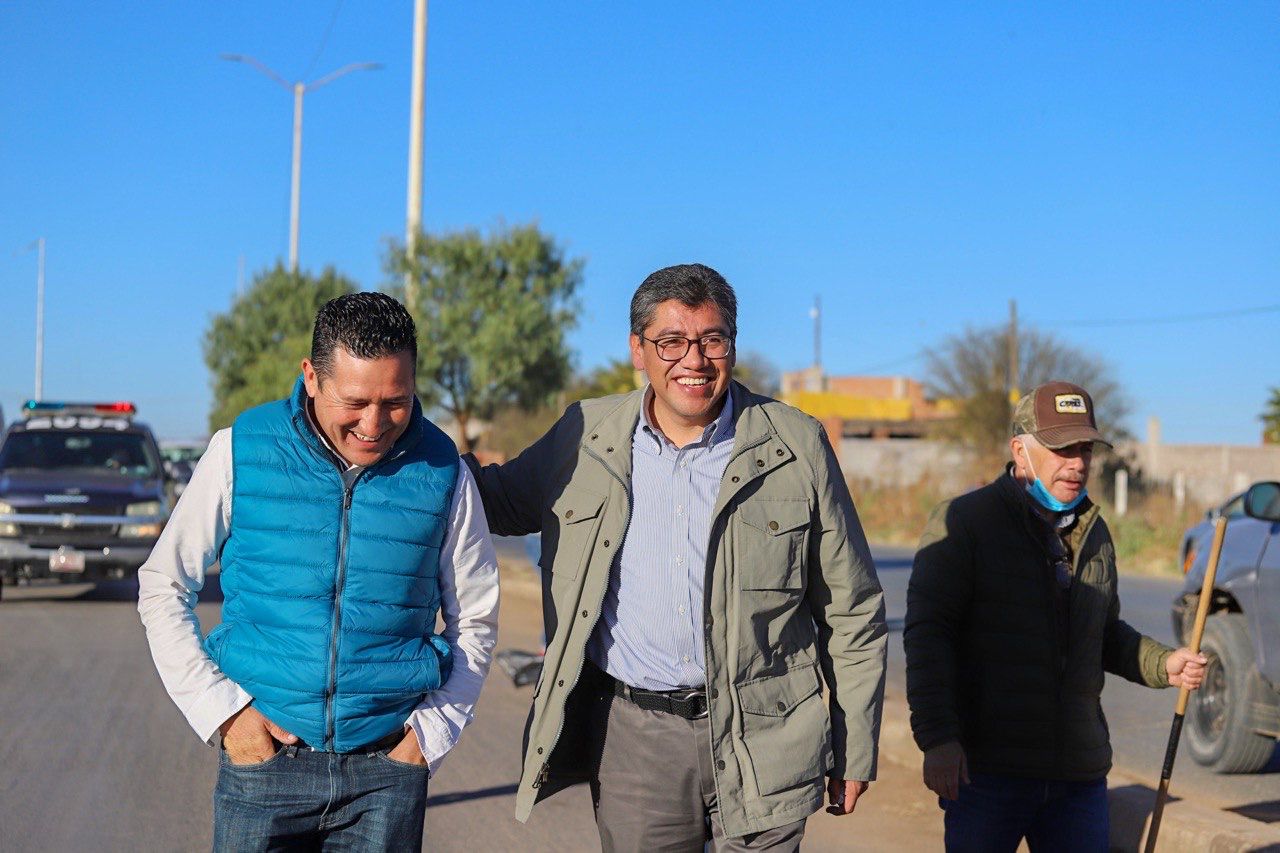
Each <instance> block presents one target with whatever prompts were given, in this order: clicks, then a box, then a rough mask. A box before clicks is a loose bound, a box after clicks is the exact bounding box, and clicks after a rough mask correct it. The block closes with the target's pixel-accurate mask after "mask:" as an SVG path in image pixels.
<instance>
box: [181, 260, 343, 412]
mask: <svg viewBox="0 0 1280 853" xmlns="http://www.w3.org/2000/svg"><path fill="white" fill-rule="evenodd" d="M355 290H356V286H355V284H354V283H353V282H351V281H350V280H349V279H346V278H344V277H342V276H341V275H339V274H338V273H337V272H335V271H334V270H333V269H332V268H326V269H325V270H324V272H322V273H321V274H320V275H318V276H313V275H309V274H307V273H291V272H289V271H288V270H286V269H285V268H284V266H282V265H280V264H277V265H276V266H275V268H274V269H271V270H267V271H266V272H263V273H260V274H259V275H258V276H257V277H256V278H255V279H254V281H253V285H252V286H251V287H250V288H249V289H248V290H247V291H245V292H244V293H243V294H242V295H240V296H238V297H236V300H235V302H234V303H233V304H232V306H231V308H230V310H228V311H227V312H226V313H223V314H215V315H214V316H213V318H212V319H211V320H210V323H209V328H208V329H207V330H206V331H205V335H204V362H205V364H206V365H208V367H209V372H210V374H211V381H212V384H213V410H212V411H211V412H210V413H209V429H210V431H214V430H219V429H222V428H223V427H227V426H230V425H231V423H232V421H234V420H235V419H236V416H237V415H238V414H240V413H241V412H243V411H244V410H245V409H248V408H250V407H252V406H256V405H258V404H259V403H265V402H267V401H268V400H278V399H280V398H281V397H283V396H285V395H286V394H288V393H289V389H290V388H291V387H292V385H293V382H294V380H295V379H297V377H298V373H299V369H298V365H299V364H300V363H301V361H302V359H303V358H305V357H306V356H307V355H308V354H309V352H310V350H311V329H312V326H313V325H314V323H315V317H316V311H317V310H319V308H320V306H321V305H323V304H324V303H325V302H328V301H329V300H330V299H333V298H334V297H336V296H341V295H343V294H344V293H353V292H354V291H355Z"/></svg>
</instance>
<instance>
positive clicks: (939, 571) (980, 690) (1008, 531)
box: [903, 471, 1170, 780]
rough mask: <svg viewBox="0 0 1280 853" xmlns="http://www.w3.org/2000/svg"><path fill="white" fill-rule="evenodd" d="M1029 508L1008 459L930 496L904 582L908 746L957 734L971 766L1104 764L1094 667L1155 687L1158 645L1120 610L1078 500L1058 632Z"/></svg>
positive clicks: (1111, 560)
mask: <svg viewBox="0 0 1280 853" xmlns="http://www.w3.org/2000/svg"><path fill="white" fill-rule="evenodd" d="M1031 512H1032V510H1031V506H1030V504H1029V502H1028V499H1027V497H1026V495H1025V492H1024V491H1023V489H1022V487H1021V486H1020V485H1019V484H1018V482H1017V481H1016V480H1014V479H1013V477H1012V476H1011V475H1010V473H1009V472H1008V471H1006V472H1005V474H1004V475H1003V476H1001V477H1000V478H998V479H997V480H996V481H995V482H993V483H990V484H988V485H986V486H984V487H982V488H981V489H978V490H976V491H974V492H970V493H969V494H967V495H963V496H961V497H958V498H955V499H953V500H951V501H947V502H946V503H943V504H942V505H941V506H939V507H938V508H937V509H936V510H934V513H933V516H932V517H931V518H930V520H929V524H928V526H927V527H926V528H925V532H924V536H923V537H922V539H921V542H920V549H919V551H918V552H917V553H916V557H915V564H914V566H913V567H912V571H911V581H910V585H909V587H908V592H907V618H906V626H905V629H904V632H903V641H904V644H905V645H906V653H907V700H908V702H909V704H910V706H911V729H912V732H913V733H914V735H915V739H916V743H917V744H918V745H919V747H920V748H921V749H922V750H928V749H929V748H931V747H934V746H937V745H939V744H942V743H946V742H947V741H952V740H958V741H959V742H960V743H961V745H962V746H963V747H964V749H965V754H966V757H967V759H968V762H969V768H970V770H974V771H977V772H979V773H995V774H1005V775H1011V776H1022V777H1033V778H1042V779H1057V780H1092V779H1098V778H1101V777H1104V776H1106V774H1107V771H1108V770H1110V768H1111V744H1110V740H1109V737H1108V732H1107V723H1106V720H1105V719H1104V717H1103V714H1102V705H1101V702H1100V698H1101V694H1102V685H1103V681H1104V675H1103V673H1104V671H1105V672H1113V673H1115V674H1117V675H1120V676H1123V677H1124V678H1127V679H1129V680H1130V681H1135V682H1137V683H1139V684H1145V685H1147V686H1149V687H1165V686H1168V676H1167V675H1166V673H1165V669H1164V662H1165V658H1166V657H1167V656H1168V654H1169V652H1170V649H1168V648H1167V647H1165V646H1163V645H1161V644H1160V643H1157V642H1156V641H1155V640H1152V639H1151V638H1149V637H1145V636H1143V635H1142V634H1139V633H1138V632H1137V631H1136V630H1134V629H1133V628H1132V627H1130V626H1129V625H1128V624H1126V623H1125V622H1124V621H1122V620H1121V619H1120V600H1119V598H1118V596H1117V594H1116V564H1115V547H1114V545H1113V544H1112V541H1111V533H1110V531H1109V530H1108V529H1107V525H1106V522H1104V521H1103V520H1102V518H1101V516H1100V515H1099V512H1098V508H1097V507H1096V506H1093V505H1092V504H1090V503H1088V502H1087V501H1086V502H1085V504H1083V505H1082V506H1081V508H1080V510H1079V512H1080V517H1079V519H1078V520H1077V521H1076V524H1075V527H1074V528H1073V530H1072V532H1071V535H1070V543H1069V544H1070V546H1071V551H1072V554H1073V555H1074V577H1075V581H1074V583H1073V584H1072V585H1071V590H1070V596H1069V606H1068V613H1069V619H1068V630H1067V632H1066V636H1063V631H1062V629H1061V627H1060V623H1059V619H1058V618H1057V611H1056V605H1055V586H1054V585H1055V583H1056V581H1055V579H1054V570H1053V565H1052V561H1051V557H1050V554H1049V551H1048V548H1047V545H1046V543H1045V542H1044V539H1043V536H1042V535H1040V534H1038V533H1037V531H1036V528H1035V527H1034V526H1033V524H1034V523H1035V519H1033V518H1032V517H1031V514H1030V513H1031Z"/></svg>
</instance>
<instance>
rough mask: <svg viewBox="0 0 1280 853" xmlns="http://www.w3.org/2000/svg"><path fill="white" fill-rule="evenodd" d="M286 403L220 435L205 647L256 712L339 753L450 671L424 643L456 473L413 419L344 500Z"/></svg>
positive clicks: (325, 460) (322, 455)
mask: <svg viewBox="0 0 1280 853" xmlns="http://www.w3.org/2000/svg"><path fill="white" fill-rule="evenodd" d="M305 403H306V390H305V388H304V387H303V384H302V379H301V378H299V379H298V382H297V384H295V385H294V389H293V393H292V395H291V396H290V397H289V398H288V399H286V400H278V401H276V402H274V403H267V404H265V405H262V406H258V407H256V408H253V409H250V410H248V411H246V412H245V413H244V414H242V415H240V417H238V418H236V422H235V426H234V427H233V428H232V432H231V441H232V454H233V458H234V482H233V495H232V505H231V513H232V514H231V534H230V537H229V538H228V539H227V542H226V544H225V545H224V546H223V551H222V556H221V559H222V594H223V606H222V624H221V625H219V626H218V627H217V628H215V629H214V630H213V631H212V632H211V633H210V634H209V636H208V638H207V639H206V641H205V646H206V648H207V649H208V652H209V654H210V656H211V657H212V658H213V659H214V661H216V662H217V664H218V666H219V667H220V668H221V669H222V671H223V672H225V673H226V674H227V676H228V677H229V678H230V679H231V680H232V681H234V682H236V683H237V684H239V685H240V686H241V687H243V688H244V689H245V691H247V692H248V693H249V695H251V696H253V700H254V701H253V704H254V707H255V708H257V709H258V710H259V711H261V712H262V713H263V714H264V715H266V717H267V718H268V719H270V720H271V721H272V722H274V723H276V724H277V725H279V726H281V727H283V728H284V729H287V730H288V731H290V732H292V733H293V734H296V735H297V736H298V737H300V738H302V739H303V740H304V741H306V742H307V743H308V744H310V745H311V746H313V747H315V748H317V749H324V750H328V751H333V752H349V751H351V750H355V749H358V748H360V747H362V746H365V745H367V744H369V743H372V742H374V741H377V740H379V739H381V738H383V737H386V736H387V735H388V734H390V733H392V732H394V731H396V730H397V729H400V728H401V727H402V726H403V724H404V722H405V720H406V719H407V718H408V716H409V714H410V712H412V711H413V709H414V707H415V706H416V705H417V704H418V703H419V702H421V701H422V698H423V696H424V695H425V694H426V693H428V692H429V691H431V690H435V689H436V688H438V687H439V686H440V685H441V684H443V683H444V681H445V680H446V679H447V678H448V677H449V670H450V667H451V665H452V657H451V653H450V649H449V646H448V644H447V643H445V641H444V640H443V639H441V638H440V637H438V636H436V634H435V633H434V630H435V624H436V613H437V611H438V610H439V607H440V586H439V583H438V580H437V575H438V573H439V566H440V548H441V545H442V543H443V542H444V538H445V534H446V532H447V529H448V519H449V509H450V507H451V505H452V501H453V491H454V488H455V483H456V480H457V475H458V464H459V463H458V451H457V449H456V448H455V447H454V444H453V442H452V441H451V440H450V439H449V437H448V436H446V435H445V434H444V433H443V432H441V431H440V430H439V428H437V427H436V426H435V425H434V424H432V423H431V422H430V421H428V420H427V419H426V418H424V417H423V416H422V409H421V407H420V405H419V404H418V401H417V400H416V399H415V400H414V404H413V417H412V420H411V421H410V425H409V428H408V429H406V430H405V432H404V434H403V435H402V436H401V437H400V439H399V440H398V441H397V442H396V443H395V445H394V446H393V447H392V449H391V450H390V451H389V452H388V453H387V455H386V456H385V457H384V458H383V459H382V460H380V461H379V462H378V463H376V464H375V465H372V466H370V467H369V468H367V469H365V470H364V471H363V472H362V473H361V476H360V478H359V479H358V480H357V481H356V482H355V485H354V486H353V487H352V488H351V490H350V491H348V490H346V489H345V487H344V485H343V482H342V476H341V474H340V473H339V472H338V469H337V466H336V465H335V464H334V461H333V459H332V457H331V456H330V455H329V453H328V451H327V450H326V449H325V448H324V445H323V444H321V442H320V440H319V438H317V437H316V434H315V433H314V432H313V431H312V429H311V427H310V426H309V424H308V423H307V415H306V410H305V408H304V406H305Z"/></svg>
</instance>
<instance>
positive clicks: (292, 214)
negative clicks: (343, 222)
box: [289, 83, 307, 273]
mask: <svg viewBox="0 0 1280 853" xmlns="http://www.w3.org/2000/svg"><path fill="white" fill-rule="evenodd" d="M306 91H307V87H306V86H303V85H302V84H301V83H294V84H293V177H292V180H291V181H290V183H289V271H290V272H295V273H296V272H297V271H298V214H299V209H300V208H301V206H302V95H303V94H304V93H305V92H306Z"/></svg>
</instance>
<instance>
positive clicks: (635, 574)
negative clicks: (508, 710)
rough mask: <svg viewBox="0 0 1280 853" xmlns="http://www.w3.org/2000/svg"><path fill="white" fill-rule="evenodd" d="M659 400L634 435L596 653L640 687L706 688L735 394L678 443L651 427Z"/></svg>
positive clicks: (599, 662) (644, 411) (602, 663)
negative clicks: (710, 574) (621, 530)
mask: <svg viewBox="0 0 1280 853" xmlns="http://www.w3.org/2000/svg"><path fill="white" fill-rule="evenodd" d="M652 396H653V391H652V390H649V391H648V392H647V394H646V397H645V404H644V406H642V407H641V409H640V421H639V423H637V424H636V431H635V433H634V434H633V435H632V437H631V523H630V525H629V526H628V527H627V535H626V537H625V538H624V539H623V543H622V551H621V553H619V555H618V557H617V558H616V559H615V560H614V562H613V568H612V570H611V571H610V573H609V589H608V591H607V592H606V593H605V599H604V609H603V610H602V612H601V614H600V621H599V622H597V623H596V629H595V633H594V634H593V635H592V637H591V642H590V645H589V646H588V648H587V654H588V656H589V657H590V658H591V660H592V662H594V663H595V664H596V666H598V667H600V668H601V669H603V670H604V671H605V672H607V673H609V674H610V675H612V676H613V677H614V678H616V679H618V680H619V681H622V682H625V683H626V684H629V685H631V686H632V687H641V688H644V689H646V690H676V689H678V688H681V687H701V686H703V685H704V684H706V664H705V661H704V658H703V650H702V640H703V637H702V596H703V582H704V580H705V578H706V568H707V545H708V542H709V540H710V538H711V510H712V508H713V507H714V506H715V502H716V497H717V496H718V495H719V493H720V480H721V478H722V477H723V476H724V470H725V468H726V467H728V465H729V457H730V456H731V455H732V454H733V436H734V424H733V415H734V405H735V404H734V400H733V393H732V391H730V393H729V394H728V395H727V396H726V400H725V405H724V407H723V408H722V409H721V410H720V415H719V417H717V418H716V420H715V421H714V422H712V423H710V424H708V425H707V428H706V429H705V430H703V433H702V437H701V438H700V439H698V440H697V441H695V442H693V443H692V444H688V445H685V446H684V447H676V446H675V445H674V444H672V443H671V442H670V441H668V440H667V438H666V436H664V435H663V434H662V432H661V431H660V430H659V429H658V428H657V427H656V426H654V425H653V424H652V423H651V422H650V421H649V414H648V412H649V401H650V398H651V397H652Z"/></svg>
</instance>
